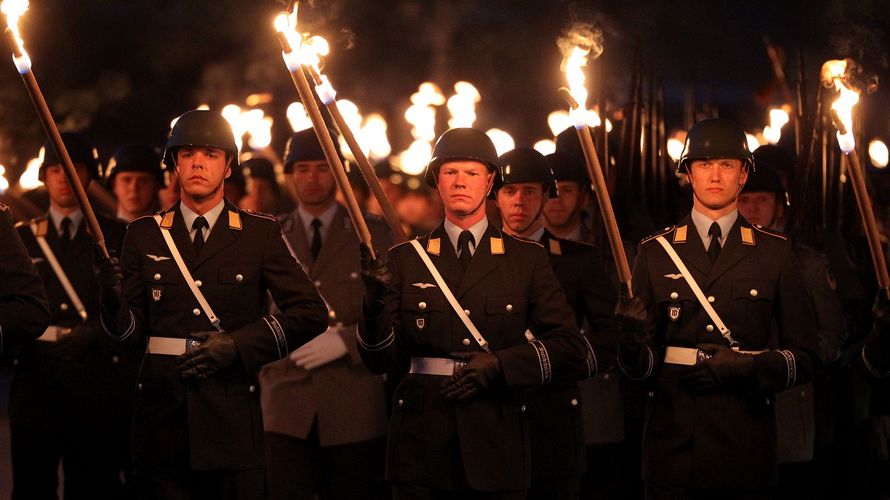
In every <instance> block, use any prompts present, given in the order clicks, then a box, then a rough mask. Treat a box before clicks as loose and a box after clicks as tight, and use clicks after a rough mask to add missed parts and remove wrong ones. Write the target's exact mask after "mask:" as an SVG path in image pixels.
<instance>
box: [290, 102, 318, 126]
mask: <svg viewBox="0 0 890 500" xmlns="http://www.w3.org/2000/svg"><path fill="white" fill-rule="evenodd" d="M287 121H288V122H290V126H291V128H292V129H293V131H294V132H299V131H301V130H306V129H307V128H309V127H311V126H312V120H311V119H310V118H309V114H308V113H306V107H305V106H303V103H301V102H292V103H290V106H288V107H287Z"/></svg>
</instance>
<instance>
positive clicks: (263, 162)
mask: <svg viewBox="0 0 890 500" xmlns="http://www.w3.org/2000/svg"><path fill="white" fill-rule="evenodd" d="M306 130H309V132H312V130H310V129H306ZM241 168H242V170H243V172H244V175H245V177H246V178H247V195H246V196H244V197H242V198H241V199H240V200H239V201H238V206H239V207H241V208H243V209H247V210H253V211H255V212H263V213H269V214H280V213H284V212H287V211H289V210H291V209H293V204H292V203H291V202H290V201H291V200H290V199H289V198H288V197H287V195H286V193H285V192H284V191H283V190H282V189H281V186H279V184H278V174H276V172H275V165H273V164H272V162H271V161H269V160H267V159H265V158H261V157H258V156H255V157H253V158H250V159H248V160H246V161H244V162H243V163H241Z"/></svg>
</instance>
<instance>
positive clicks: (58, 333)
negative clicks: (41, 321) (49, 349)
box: [37, 325, 71, 342]
mask: <svg viewBox="0 0 890 500" xmlns="http://www.w3.org/2000/svg"><path fill="white" fill-rule="evenodd" d="M70 333H71V329H70V328H67V327H64V326H59V325H49V326H48V327H47V328H46V330H44V331H43V335H41V336H40V337H38V338H37V340H42V341H44V342H58V341H60V340H62V338H64V337H65V336H67V335H68V334H70Z"/></svg>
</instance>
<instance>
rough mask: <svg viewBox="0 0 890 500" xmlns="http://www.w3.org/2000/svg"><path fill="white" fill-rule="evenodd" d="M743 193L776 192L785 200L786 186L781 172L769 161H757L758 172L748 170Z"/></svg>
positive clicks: (779, 197) (780, 198)
mask: <svg viewBox="0 0 890 500" xmlns="http://www.w3.org/2000/svg"><path fill="white" fill-rule="evenodd" d="M742 193H775V194H776V196H777V197H778V199H779V200H782V201H784V200H785V188H784V187H783V186H782V181H781V180H780V179H779V173H778V172H777V171H776V169H775V168H774V167H773V166H772V165H770V164H768V163H760V162H759V161H758V163H757V171H756V172H748V180H747V182H745V187H743V188H742Z"/></svg>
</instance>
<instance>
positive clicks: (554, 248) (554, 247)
mask: <svg viewBox="0 0 890 500" xmlns="http://www.w3.org/2000/svg"><path fill="white" fill-rule="evenodd" d="M547 241H548V242H549V243H550V253H552V254H553V255H562V247H561V246H560V245H559V240H554V239H550V240H547Z"/></svg>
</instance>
